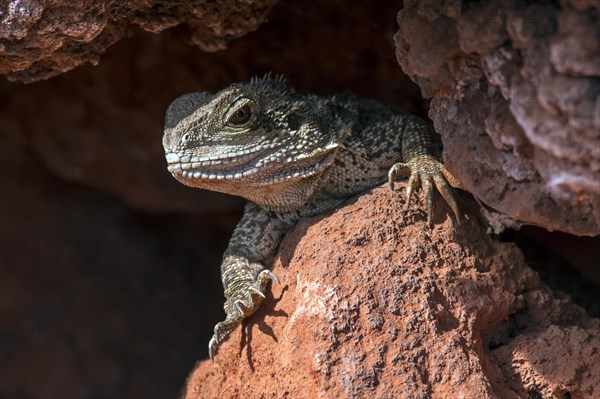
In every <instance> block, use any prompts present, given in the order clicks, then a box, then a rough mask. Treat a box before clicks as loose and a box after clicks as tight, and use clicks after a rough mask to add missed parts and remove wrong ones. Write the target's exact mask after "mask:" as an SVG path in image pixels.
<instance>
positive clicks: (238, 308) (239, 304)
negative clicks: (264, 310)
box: [234, 301, 244, 316]
mask: <svg viewBox="0 0 600 399" xmlns="http://www.w3.org/2000/svg"><path fill="white" fill-rule="evenodd" d="M234 305H235V307H236V308H237V310H238V311H239V312H240V314H241V315H242V316H243V315H244V309H243V308H242V305H243V304H242V301H235V302H234Z"/></svg>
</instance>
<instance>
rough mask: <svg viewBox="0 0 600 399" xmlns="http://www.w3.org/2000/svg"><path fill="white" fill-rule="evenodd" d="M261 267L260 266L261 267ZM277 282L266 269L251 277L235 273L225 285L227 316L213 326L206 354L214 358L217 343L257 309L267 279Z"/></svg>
mask: <svg viewBox="0 0 600 399" xmlns="http://www.w3.org/2000/svg"><path fill="white" fill-rule="evenodd" d="M261 268H262V267H261ZM271 280H273V281H275V282H276V283H277V284H279V280H278V279H277V277H276V276H275V275H274V274H273V273H272V272H271V271H270V270H268V269H264V270H262V271H261V272H260V273H258V276H256V278H252V277H251V276H249V275H248V274H247V273H244V275H241V276H238V275H236V276H235V277H233V278H232V279H231V281H228V282H227V284H226V287H225V297H226V300H225V305H224V307H223V308H224V309H225V313H226V314H227V317H226V318H225V320H223V321H222V322H220V323H217V325H216V326H215V333H214V335H213V337H212V338H211V340H210V342H209V343H208V355H209V356H210V359H211V360H214V357H215V354H216V353H217V349H218V348H219V345H220V344H221V343H222V342H223V341H224V340H225V339H226V338H227V337H228V336H229V334H230V333H231V332H232V331H233V330H234V329H235V327H237V325H238V324H240V323H241V322H242V320H243V319H245V318H246V317H249V316H251V315H252V314H253V313H254V312H256V311H257V310H258V308H259V307H260V304H261V303H262V300H263V299H264V298H265V290H266V288H267V284H268V283H269V281H271Z"/></svg>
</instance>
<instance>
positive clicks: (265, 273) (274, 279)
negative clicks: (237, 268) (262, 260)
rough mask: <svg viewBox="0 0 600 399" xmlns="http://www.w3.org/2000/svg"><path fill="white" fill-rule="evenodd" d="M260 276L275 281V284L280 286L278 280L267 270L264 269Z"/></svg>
mask: <svg viewBox="0 0 600 399" xmlns="http://www.w3.org/2000/svg"><path fill="white" fill-rule="evenodd" d="M260 274H264V275H266V276H267V277H268V278H270V279H271V280H273V281H275V282H276V283H277V284H281V283H280V282H279V279H278V278H277V276H276V275H274V274H273V272H272V271H270V270H269V269H265V270H263V271H262V272H260Z"/></svg>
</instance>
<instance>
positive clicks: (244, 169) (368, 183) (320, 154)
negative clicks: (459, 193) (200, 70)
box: [163, 75, 459, 359]
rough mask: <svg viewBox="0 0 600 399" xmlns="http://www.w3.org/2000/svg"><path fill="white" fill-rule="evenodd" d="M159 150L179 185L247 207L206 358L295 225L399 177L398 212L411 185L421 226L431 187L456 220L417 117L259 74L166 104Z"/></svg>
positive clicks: (252, 307) (230, 252)
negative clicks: (421, 205) (403, 186)
mask: <svg viewBox="0 0 600 399" xmlns="http://www.w3.org/2000/svg"><path fill="white" fill-rule="evenodd" d="M163 145H164V148H165V153H166V158H167V162H168V164H169V166H168V169H169V171H170V172H171V173H172V174H173V176H174V177H175V178H176V179H177V180H178V181H180V182H181V183H183V184H185V185H188V186H191V187H197V188H203V189H207V190H212V191H219V192H223V193H228V194H232V195H238V196H241V197H243V198H246V199H247V200H248V201H249V202H248V204H247V205H246V208H245V211H244V215H243V217H242V220H241V221H240V223H239V224H238V226H237V227H236V229H235V231H234V233H233V236H232V238H231V241H230V243H229V247H228V248H227V250H226V251H225V254H224V257H223V262H222V265H221V277H222V281H223V287H224V288H225V305H224V309H225V313H226V315H227V316H226V318H225V320H224V321H222V322H220V323H218V324H217V325H216V326H215V329H214V336H213V338H212V339H211V341H210V343H209V354H210V357H211V359H212V358H214V355H215V353H216V351H217V348H218V346H219V345H220V344H221V343H222V342H223V341H224V340H225V338H226V337H227V336H228V335H229V334H230V333H231V331H232V330H233V329H234V328H235V327H236V326H237V325H238V324H240V322H241V321H242V319H244V318H246V317H248V316H250V315H251V314H253V313H254V312H256V310H257V309H258V307H259V306H260V303H261V302H262V300H263V298H264V293H265V291H266V288H267V285H268V283H269V281H271V280H274V281H277V278H276V277H275V276H274V275H273V274H272V273H271V272H270V271H269V270H268V269H266V268H265V267H270V266H271V263H272V262H273V259H274V257H275V254H276V252H277V249H278V247H279V244H280V242H281V239H282V238H283V235H284V234H285V232H286V231H287V230H289V229H290V228H291V227H292V226H294V225H295V224H296V223H297V222H298V220H300V218H303V217H310V216H314V215H317V214H319V213H322V212H325V211H327V210H330V209H332V208H335V207H336V206H339V205H340V204H342V203H343V202H344V201H345V200H346V199H348V198H349V197H352V196H354V195H356V194H357V193H360V192H362V191H364V190H366V189H368V188H370V187H373V186H376V185H379V184H381V183H382V182H384V181H386V180H388V181H389V184H390V187H391V188H392V190H393V189H394V181H395V180H396V179H397V178H398V177H401V176H408V177H409V180H408V185H407V199H406V205H405V207H408V205H409V203H410V198H411V196H412V194H413V193H414V192H415V191H416V190H417V188H418V187H419V186H421V187H422V188H423V192H424V197H425V202H426V206H427V221H428V224H429V225H431V216H432V207H433V204H432V190H433V186H434V185H435V187H436V188H437V189H438V190H439V191H440V193H441V194H442V196H443V198H444V199H445V200H446V202H447V203H448V205H449V206H450V208H451V209H452V210H453V212H454V214H455V215H456V219H457V221H458V220H459V214H458V207H457V205H456V201H455V199H454V195H453V194H452V190H451V188H450V186H449V184H448V183H450V184H451V185H453V186H455V187H459V183H458V180H456V178H454V176H452V175H451V174H450V173H449V172H448V171H447V170H446V169H445V168H444V165H443V164H442V163H441V162H440V161H439V156H440V154H441V145H440V144H439V139H438V135H437V134H436V133H435V132H434V131H433V130H432V128H431V127H429V125H427V124H426V123H425V122H424V121H423V120H421V119H419V118H418V117H416V116H412V115H407V114H402V113H398V112H395V111H393V110H391V109H389V108H387V107H385V106H383V105H381V104H378V103H376V102H374V101H370V100H365V99H359V98H356V97H352V96H346V95H336V96H316V95H312V94H297V93H295V92H294V91H293V90H292V89H290V88H288V87H287V86H286V84H285V82H284V81H283V79H282V78H275V79H271V77H270V76H268V75H267V76H265V77H264V78H262V79H257V78H255V79H252V81H251V82H249V83H238V84H233V85H231V86H229V87H227V88H225V89H224V90H222V91H221V92H219V93H217V94H210V93H192V94H187V95H184V96H182V97H179V98H178V99H176V100H175V101H173V103H172V104H171V105H170V106H169V109H168V110H167V115H166V123H165V135H164V138H163ZM398 161H403V162H402V163H396V162H398Z"/></svg>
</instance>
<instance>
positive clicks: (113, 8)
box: [0, 0, 276, 82]
mask: <svg viewBox="0 0 600 399" xmlns="http://www.w3.org/2000/svg"><path fill="white" fill-rule="evenodd" d="M275 2H276V0H234V1H226V0H209V1H200V2H180V1H172V0H161V1H145V0H136V1H121V0H116V1H114V0H103V1H94V0H75V1H73V0H58V1H52V2H48V1H46V2H45V1H40V0H9V1H3V2H1V3H0V74H6V76H7V77H8V79H10V80H20V81H24V82H32V81H35V80H40V79H47V78H49V77H52V76H55V75H58V74H61V73H63V72H66V71H68V70H70V69H73V68H75V67H76V66H79V65H81V64H83V63H86V62H90V63H92V64H97V63H98V62H99V57H100V55H101V54H102V53H104V51H105V50H106V49H107V48H108V47H110V46H111V45H113V44H114V43H115V42H117V41H118V40H120V39H121V38H122V37H123V36H125V35H127V33H128V32H130V31H132V30H133V29H135V28H141V29H143V30H146V31H149V32H154V33H158V32H160V31H162V30H164V29H167V28H171V27H174V26H177V25H180V24H183V25H184V26H185V27H186V28H187V29H188V30H189V37H190V41H191V42H192V43H194V44H195V45H197V46H198V47H200V48H201V49H202V50H205V51H215V50H222V49H223V48H225V46H226V44H227V43H228V42H229V41H230V40H231V39H234V38H237V37H240V36H243V35H245V34H246V33H248V32H251V31H253V30H255V29H256V28H257V27H258V26H259V25H260V24H261V23H262V22H263V21H264V20H265V18H266V16H267V13H268V11H269V10H270V9H271V7H272V6H273V5H274V4H275Z"/></svg>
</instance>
